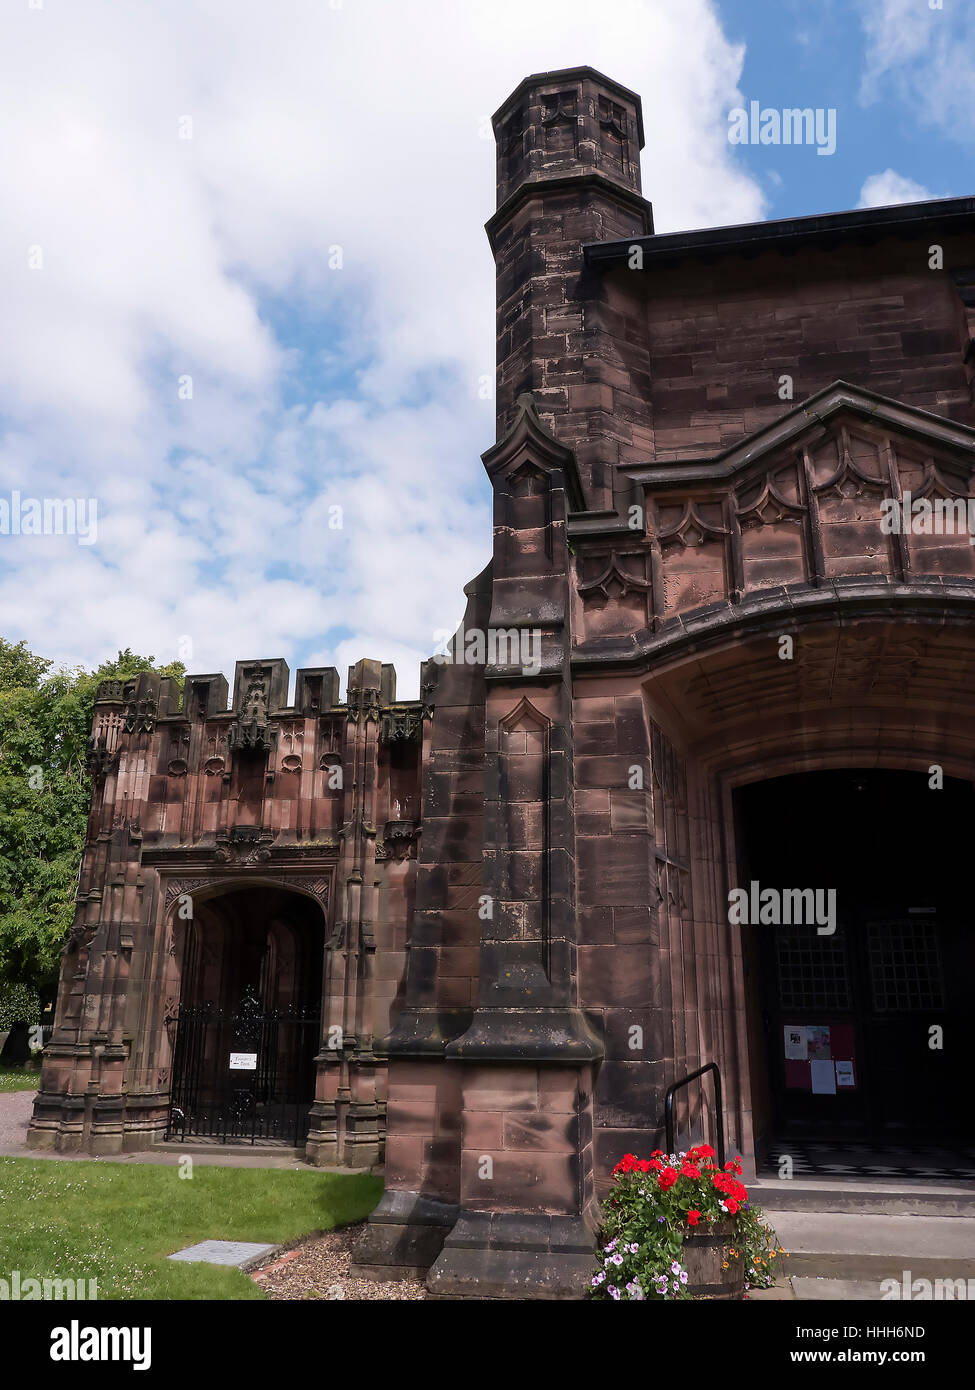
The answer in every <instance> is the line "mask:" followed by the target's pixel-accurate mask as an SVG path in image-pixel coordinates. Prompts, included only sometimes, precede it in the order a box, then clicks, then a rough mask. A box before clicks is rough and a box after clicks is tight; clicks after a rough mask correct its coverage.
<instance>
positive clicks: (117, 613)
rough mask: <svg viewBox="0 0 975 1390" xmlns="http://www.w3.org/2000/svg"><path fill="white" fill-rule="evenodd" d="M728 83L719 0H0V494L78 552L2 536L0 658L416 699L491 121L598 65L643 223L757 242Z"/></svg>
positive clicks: (478, 408)
mask: <svg viewBox="0 0 975 1390" xmlns="http://www.w3.org/2000/svg"><path fill="white" fill-rule="evenodd" d="M742 61H743V49H742V48H741V47H740V46H736V45H733V44H731V43H729V42H728V41H727V39H726V38H725V37H724V34H723V32H722V30H721V26H720V22H719V19H718V17H717V14H716V11H715V9H714V6H713V5H712V3H710V0H685V2H684V3H683V4H682V5H681V6H680V7H670V6H654V7H650V6H647V5H646V4H645V3H644V0H617V3H615V4H614V5H613V6H612V7H607V8H605V9H604V11H602V12H601V13H600V17H599V23H598V24H594V23H593V22H592V8H591V5H590V4H589V3H588V0H533V3H532V4H530V5H527V6H526V5H524V4H523V3H522V0H470V2H469V3H464V4H458V3H456V0H424V3H423V4H422V5H404V4H401V3H399V0H345V3H344V4H342V5H340V6H339V7H337V8H332V6H331V5H330V4H328V3H325V0H276V3H275V4H273V5H272V4H269V3H267V0H208V2H207V3H206V4H201V3H199V0H167V4H165V5H158V6H152V5H118V4H117V3H113V2H112V0H72V3H70V4H57V3H53V0H51V2H49V3H48V4H47V5H46V6H45V7H44V9H42V10H30V9H28V7H27V6H26V4H16V5H14V4H11V5H10V6H8V7H7V8H6V9H5V13H4V44H3V47H2V50H0V92H2V97H0V101H2V103H3V110H2V120H3V128H4V131H5V136H6V138H5V139H4V140H3V141H2V142H0V177H2V180H3V188H4V194H5V197H4V209H5V210H4V217H3V219H2V220H0V294H2V296H3V302H4V305H5V318H4V332H3V334H2V335H0V420H2V424H3V425H4V427H5V428H4V430H3V435H2V439H0V487H3V488H5V489H7V491H8V492H9V490H10V489H12V488H16V487H20V488H21V489H22V490H23V491H24V492H25V493H26V492H30V493H31V494H32V495H44V494H45V493H46V494H47V495H56V496H60V495H65V493H68V494H69V495H73V496H95V497H97V498H98V500H99V516H100V526H99V543H98V545H97V546H93V547H90V548H87V549H85V548H82V547H79V546H77V545H75V544H74V543H73V542H72V541H70V540H68V539H67V538H57V539H56V538H42V539H38V540H34V541H30V542H28V541H27V540H26V539H23V540H20V541H16V542H14V541H11V540H9V539H6V538H0V556H2V559H3V561H4V565H3V567H2V569H0V631H2V632H3V634H4V635H5V636H8V637H11V638H19V637H21V636H24V637H26V638H27V639H28V640H29V641H30V643H31V644H32V646H33V647H34V648H35V649H37V650H38V651H41V652H43V653H45V654H46V655H50V656H54V657H55V658H56V659H58V660H64V661H83V662H86V663H93V662H95V661H97V660H99V659H100V658H102V657H104V656H105V655H108V654H111V653H112V652H113V651H114V649H115V648H116V647H117V646H126V645H128V646H132V647H134V648H137V649H141V650H143V651H150V652H153V653H154V654H155V655H156V656H157V658H159V659H169V658H171V657H173V656H175V655H176V654H177V644H178V642H179V639H180V638H181V637H183V636H185V635H189V636H191V637H192V639H193V644H194V656H193V661H192V665H193V666H194V667H195V668H196V669H197V670H199V669H203V670H217V669H223V670H225V671H226V672H227V674H228V676H229V675H230V674H231V671H232V663H233V661H234V660H235V659H240V658H247V657H253V656H255V655H258V654H262V653H266V654H268V655H285V656H286V657H287V658H288V659H289V660H290V661H291V662H292V664H293V665H294V664H299V663H300V664H310V663H312V662H314V663H321V662H326V663H328V662H334V663H335V664H337V665H339V666H340V669H341V668H343V667H344V666H345V665H348V664H349V663H350V662H351V661H352V660H354V659H356V657H357V656H362V655H369V656H373V657H377V658H380V659H382V660H391V659H394V658H395V659H396V660H397V662H398V663H399V677H400V689H401V692H404V691H405V692H406V693H409V692H410V691H415V689H416V666H417V663H418V661H419V659H420V657H421V656H423V655H425V654H428V653H429V651H430V650H431V648H432V640H433V633H434V631H435V630H436V629H438V628H444V627H448V626H450V625H452V624H453V623H454V622H455V621H456V620H457V618H458V616H459V614H460V612H461V611H462V606H463V595H462V592H461V590H462V586H463V584H464V583H465V582H466V581H467V580H468V579H469V578H470V577H471V576H472V575H473V574H475V573H476V572H478V571H479V570H480V569H481V568H482V566H483V564H484V562H485V560H486V558H487V555H488V553H489V549H490V506H489V501H488V497H487V489H486V486H485V483H484V480H483V470H482V468H481V464H480V461H479V457H478V456H479V454H480V452H481V451H483V450H484V449H485V448H486V447H488V445H489V444H491V443H492V442H493V439H494V422H493V406H492V404H491V403H490V402H487V403H485V402H482V401H480V400H479V399H478V396H477V386H478V381H479V379H480V378H481V377H482V376H483V375H488V376H491V375H493V369H494V291H493V266H492V262H491V255H490V251H489V248H488V246H487V242H486V239H485V237H484V235H483V232H482V230H481V225H482V224H483V222H484V221H485V220H486V219H487V217H488V216H489V215H490V214H491V212H492V210H493V201H494V148H493V140H491V139H489V138H488V139H486V138H484V136H485V133H489V126H488V125H487V122H486V118H487V117H488V116H489V113H490V112H491V111H493V110H494V109H495V108H496V107H497V106H499V105H500V103H501V102H502V100H503V99H504V98H505V97H506V96H507V94H508V92H509V91H510V90H511V89H512V88H513V87H514V86H515V85H516V84H517V83H518V81H520V79H521V78H522V77H524V76H525V75H527V74H528V73H531V72H536V71H541V70H546V69H551V68H557V67H561V66H567V65H572V64H576V63H579V62H586V63H590V64H592V65H593V66H596V67H598V68H601V69H603V70H604V71H606V72H608V73H609V74H610V75H611V76H613V77H615V78H617V80H619V81H621V82H623V83H625V84H626V85H627V86H630V87H633V88H634V89H636V90H637V91H639V92H641V93H642V95H643V98H644V116H645V123H646V129H647V138H648V148H647V151H646V152H645V158H644V170H645V192H646V194H647V196H648V197H650V198H651V199H652V200H653V202H654V207H655V213H656V220H657V226H658V229H659V230H661V231H664V230H672V229H675V228H680V227H694V226H704V225H709V224H710V225H713V224H717V223H722V222H742V221H748V220H752V219H754V218H756V217H759V216H761V214H762V210H763V198H762V194H761V190H760V188H759V187H758V185H757V184H756V183H755V182H754V181H753V180H752V179H750V178H749V177H748V176H746V174H745V173H744V172H743V171H742V169H741V168H740V167H739V166H738V165H736V164H735V162H734V154H733V152H732V151H731V149H730V148H729V146H728V142H727V135H726V132H727V119H726V117H727V111H728V109H729V108H730V107H732V106H735V105H737V104H739V103H740V101H741V96H740V93H739V92H738V90H737V83H738V79H739V75H740V72H741V66H742ZM187 117H188V118H189V122H190V123H191V125H190V123H188V122H187V120H186V118H187ZM190 129H191V133H192V139H181V138H179V137H180V134H181V133H183V134H185V133H187V132H188V131H189V130H190ZM335 246H340V247H341V248H342V259H343V268H342V269H341V270H336V269H330V266H329V259H330V254H331V251H330V248H333V247H335ZM31 248H40V251H41V254H42V256H43V269H32V268H30V258H31V256H32V255H33V256H35V258H36V252H32V250H31ZM186 377H190V378H192V398H191V399H180V393H179V385H180V381H181V379H184V378H186ZM184 394H185V393H184ZM28 480H29V485H28ZM336 503H337V504H339V505H341V506H342V507H343V513H344V514H343V522H344V525H343V528H342V530H341V531H336V530H333V529H330V528H329V525H328V518H329V512H328V507H329V506H330V505H333V504H336ZM330 631H332V632H333V633H334V636H332V637H329V635H328V634H329V632H330ZM350 634H351V635H350ZM342 674H343V676H344V669H343V670H342Z"/></svg>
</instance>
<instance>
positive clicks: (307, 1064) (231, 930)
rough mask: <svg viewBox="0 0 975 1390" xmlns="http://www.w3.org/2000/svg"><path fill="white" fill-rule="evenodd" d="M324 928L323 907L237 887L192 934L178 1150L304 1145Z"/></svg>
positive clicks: (193, 925) (175, 1088)
mask: <svg viewBox="0 0 975 1390" xmlns="http://www.w3.org/2000/svg"><path fill="white" fill-rule="evenodd" d="M324 937H325V924H324V920H323V918H322V915H321V912H320V910H319V908H318V906H317V904H316V903H315V902H313V901H312V900H311V899H310V898H308V897H305V896H304V895H302V894H299V893H295V892H291V891H289V890H286V889H281V888H274V887H270V886H266V885H247V886H246V887H239V888H229V889H228V890H226V891H225V892H223V893H220V894H218V895H217V896H216V897H212V898H209V899H207V900H206V901H204V902H202V903H200V904H199V905H198V906H197V907H196V910H195V912H194V917H193V920H192V921H190V922H187V923H186V929H185V932H184V934H183V943H182V970H181V975H182V988H181V994H180V1004H179V1009H178V1013H177V1019H176V1036H175V1043H174V1048H173V1080H172V1092H171V1100H170V1111H169V1125H168V1128H167V1131H166V1138H167V1140H176V1141H179V1142H186V1141H188V1140H198V1141H204V1140H210V1141H211V1142H214V1143H220V1144H227V1143H242V1144H252V1145H253V1144H257V1143H279V1144H287V1145H293V1146H296V1147H297V1146H299V1145H301V1144H303V1143H304V1140H305V1136H306V1134H307V1130H308V1114H309V1110H310V1108H311V1105H312V1102H313V1100H314V1094H315V1057H316V1054H317V1052H318V1050H319V1044H320V1041H321V997H322V966H323V953H324Z"/></svg>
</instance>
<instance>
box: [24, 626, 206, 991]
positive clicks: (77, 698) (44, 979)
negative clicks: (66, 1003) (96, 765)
mask: <svg viewBox="0 0 975 1390" xmlns="http://www.w3.org/2000/svg"><path fill="white" fill-rule="evenodd" d="M52 667H53V663H52V662H51V661H48V660H47V659H46V658H44V657H40V656H36V655H35V654H34V653H33V652H31V651H29V650H28V648H27V644H26V643H25V642H17V643H16V644H13V643H10V642H5V641H4V640H3V639H2V638H0V981H15V982H19V983H23V984H27V985H31V986H33V987H35V988H37V989H39V990H40V992H41V994H42V996H47V997H50V995H51V993H52V992H53V989H54V986H55V985H56V982H57V976H58V968H59V964H60V953H61V947H62V944H63V942H64V939H65V936H66V935H67V932H68V930H69V928H70V927H71V924H72V922H73V921H74V915H75V892H76V886H77V880H78V868H79V865H80V863H81V853H82V849H83V847H84V840H85V828H86V825H87V820H88V805H89V801H90V798H91V779H90V777H89V775H88V771H87V769H86V767H85V753H86V750H87V746H88V739H89V736H90V734H91V723H92V715H93V713H94V704H95V692H96V691H97V689H98V686H99V683H100V682H101V681H103V680H110V679H112V678H119V679H123V680H124V679H127V678H129V677H131V676H134V675H136V674H137V673H138V672H139V671H151V670H158V671H159V672H160V673H161V674H162V675H166V676H175V677H176V678H177V679H180V678H181V677H182V675H183V670H184V668H183V665H182V663H181V662H171V663H170V664H169V665H168V666H159V667H157V666H156V665H155V658H154V657H151V656H138V655H137V654H136V653H134V652H132V651H130V650H129V649H128V648H126V649H125V651H120V652H119V653H118V655H117V656H116V658H115V660H114V661H106V662H104V663H103V664H102V665H101V666H99V667H98V668H97V670H94V671H88V670H85V669H84V668H83V667H80V666H79V667H74V668H63V669H57V670H54V669H52Z"/></svg>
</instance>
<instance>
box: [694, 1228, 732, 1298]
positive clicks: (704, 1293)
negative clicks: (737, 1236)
mask: <svg viewBox="0 0 975 1390" xmlns="http://www.w3.org/2000/svg"><path fill="white" fill-rule="evenodd" d="M734 1228H735V1223H734V1222H733V1221H713V1222H712V1223H711V1225H710V1226H708V1227H707V1228H706V1229H705V1230H703V1231H701V1233H700V1234H698V1232H697V1231H688V1232H687V1234H686V1235H685V1236H684V1253H683V1264H684V1268H685V1270H686V1271H687V1292H688V1293H689V1294H690V1295H691V1297H692V1298H742V1297H743V1295H744V1292H745V1260H744V1256H743V1255H741V1254H739V1255H738V1256H737V1258H736V1259H732V1258H731V1249H732V1246H733V1239H732V1236H733V1232H734ZM725 1265H727V1266H728V1268H727V1269H725V1268H724V1266H725Z"/></svg>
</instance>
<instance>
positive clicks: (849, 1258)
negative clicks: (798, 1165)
mask: <svg viewBox="0 0 975 1390" xmlns="http://www.w3.org/2000/svg"><path fill="white" fill-rule="evenodd" d="M769 1218H770V1220H771V1221H772V1224H773V1225H774V1227H775V1231H776V1234H777V1236H778V1238H779V1244H780V1245H782V1246H784V1247H785V1249H786V1250H787V1251H788V1259H786V1260H785V1261H784V1262H783V1271H784V1273H785V1274H786V1275H787V1276H788V1277H790V1278H795V1277H796V1276H800V1277H805V1278H817V1279H855V1280H870V1281H874V1280H876V1281H879V1280H882V1279H896V1280H898V1281H903V1279H904V1277H905V1275H907V1277H908V1280H910V1279H918V1278H922V1279H929V1280H934V1279H971V1280H973V1281H975V1224H972V1223H971V1222H970V1221H959V1220H958V1219H957V1218H956V1217H954V1216H916V1215H910V1216H886V1215H884V1216H881V1215H866V1216H864V1215H853V1214H850V1213H847V1212H820V1211H786V1210H779V1211H774V1212H773V1211H772V1210H771V1209H770V1210H769ZM973 1287H975V1284H973Z"/></svg>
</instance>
